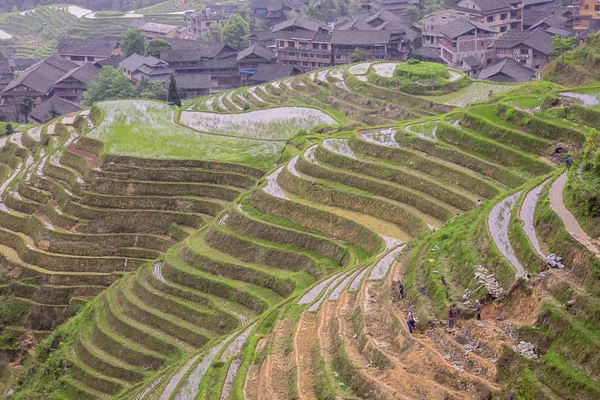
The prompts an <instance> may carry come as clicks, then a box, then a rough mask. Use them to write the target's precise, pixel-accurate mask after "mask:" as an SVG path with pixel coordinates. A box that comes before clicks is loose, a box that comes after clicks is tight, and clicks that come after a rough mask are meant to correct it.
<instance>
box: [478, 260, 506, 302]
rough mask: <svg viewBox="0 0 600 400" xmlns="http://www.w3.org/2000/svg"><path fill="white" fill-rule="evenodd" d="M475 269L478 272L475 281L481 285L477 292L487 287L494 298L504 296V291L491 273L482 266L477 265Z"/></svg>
mask: <svg viewBox="0 0 600 400" xmlns="http://www.w3.org/2000/svg"><path fill="white" fill-rule="evenodd" d="M473 268H474V269H475V270H476V272H475V279H476V280H477V282H479V283H481V286H479V287H478V288H477V290H479V289H481V288H482V287H485V288H486V289H487V291H488V293H489V294H490V295H491V296H492V297H494V298H498V297H500V296H502V294H503V293H504V289H503V288H502V286H500V284H499V283H498V281H497V280H496V278H495V277H494V275H493V274H490V273H489V271H488V270H487V268H485V267H483V266H481V265H476V266H474V267H473Z"/></svg>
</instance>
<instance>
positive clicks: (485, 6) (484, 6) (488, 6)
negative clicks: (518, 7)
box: [459, 0, 519, 11]
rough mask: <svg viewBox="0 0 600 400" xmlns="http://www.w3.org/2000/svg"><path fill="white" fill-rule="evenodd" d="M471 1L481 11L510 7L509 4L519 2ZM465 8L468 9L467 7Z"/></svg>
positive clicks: (512, 0)
mask: <svg viewBox="0 0 600 400" xmlns="http://www.w3.org/2000/svg"><path fill="white" fill-rule="evenodd" d="M471 1H472V2H473V4H475V6H476V7H478V8H479V9H480V10H481V11H494V10H501V9H505V8H510V7H511V4H514V3H518V2H519V0H471ZM459 8H460V7H459ZM467 10H469V9H467ZM471 11H476V10H471Z"/></svg>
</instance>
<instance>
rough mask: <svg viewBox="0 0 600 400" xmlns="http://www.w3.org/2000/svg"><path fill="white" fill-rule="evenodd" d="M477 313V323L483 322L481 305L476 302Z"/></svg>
mask: <svg viewBox="0 0 600 400" xmlns="http://www.w3.org/2000/svg"><path fill="white" fill-rule="evenodd" d="M475 312H476V313H477V321H481V303H480V302H479V300H475Z"/></svg>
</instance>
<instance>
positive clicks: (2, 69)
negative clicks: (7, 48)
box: [0, 58, 13, 75]
mask: <svg viewBox="0 0 600 400" xmlns="http://www.w3.org/2000/svg"><path fill="white" fill-rule="evenodd" d="M12 73H13V68H12V66H11V63H10V60H9V59H8V58H0V75H12Z"/></svg>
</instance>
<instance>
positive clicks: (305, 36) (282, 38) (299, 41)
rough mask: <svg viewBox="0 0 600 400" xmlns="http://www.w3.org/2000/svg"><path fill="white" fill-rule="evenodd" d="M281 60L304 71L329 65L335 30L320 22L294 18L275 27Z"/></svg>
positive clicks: (281, 62) (274, 33)
mask: <svg viewBox="0 0 600 400" xmlns="http://www.w3.org/2000/svg"><path fill="white" fill-rule="evenodd" d="M273 37H274V38H275V48H276V50H277V62H278V63H279V64H281V65H290V66H295V67H297V68H298V69H299V70H301V71H310V70H311V69H315V68H322V67H329V66H331V65H332V60H331V33H329V28H328V27H327V26H325V25H323V24H322V23H320V22H318V21H313V20H307V19H302V18H292V19H289V20H287V21H284V22H281V23H279V24H277V25H275V26H274V27H273Z"/></svg>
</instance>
